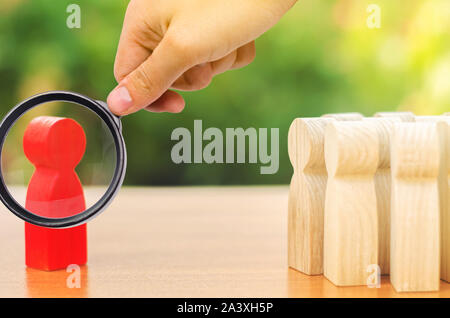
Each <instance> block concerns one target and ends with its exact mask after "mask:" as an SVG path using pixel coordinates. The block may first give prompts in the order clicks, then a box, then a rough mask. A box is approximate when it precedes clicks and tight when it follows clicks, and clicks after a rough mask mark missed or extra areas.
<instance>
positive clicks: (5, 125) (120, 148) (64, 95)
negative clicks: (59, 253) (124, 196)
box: [0, 91, 126, 228]
mask: <svg viewBox="0 0 450 318" xmlns="http://www.w3.org/2000/svg"><path fill="white" fill-rule="evenodd" d="M53 101H61V102H71V103H75V104H78V105H80V106H84V107H86V108H88V109H90V110H91V111H93V112H94V113H96V114H97V115H98V116H99V117H100V118H101V119H102V120H103V122H104V123H105V124H106V125H107V127H108V128H109V130H110V132H111V135H112V137H113V139H114V144H115V146H116V158H117V160H116V167H115V170H114V175H113V178H112V181H111V184H110V185H109V187H108V189H107V190H106V192H105V194H104V195H103V196H102V197H101V198H100V200H99V201H98V202H96V203H95V204H94V205H93V206H91V207H89V208H88V209H87V210H85V211H84V212H82V213H79V214H76V215H73V216H69V217H66V218H46V217H42V216H39V215H36V214H33V213H31V212H30V211H28V210H26V209H25V208H24V207H22V206H21V205H20V204H19V203H18V202H17V201H16V200H15V199H14V198H13V197H12V195H11V194H10V193H9V191H8V189H7V187H6V184H5V181H4V178H3V173H2V171H1V169H0V200H1V201H2V202H3V204H4V205H5V206H6V207H7V208H8V209H9V210H10V211H11V212H12V213H14V214H15V215H16V216H18V217H19V218H21V219H22V220H24V221H26V222H28V223H31V224H34V225H38V226H42V227H49V228H69V227H74V226H78V225H81V224H84V223H86V222H88V221H89V220H90V219H92V218H94V217H95V216H97V215H99V214H100V213H101V212H103V211H104V210H105V208H106V207H107V206H108V205H109V204H110V203H111V201H112V200H113V199H114V197H115V195H116V194H117V192H118V190H119V189H120V186H121V185H122V182H123V179H124V177H125V170H126V149H125V142H124V139H123V136H122V132H121V125H120V119H119V117H117V116H115V115H113V114H112V113H111V112H110V111H109V110H108V108H107V107H105V106H104V105H102V104H101V102H99V101H96V100H93V99H91V98H89V97H87V96H84V95H81V94H78V93H74V92H67V91H51V92H46V93H42V94H38V95H35V96H32V97H30V98H29V99H27V100H25V101H23V102H21V103H19V104H18V105H17V106H15V107H14V108H13V109H12V110H11V111H10V112H9V113H8V114H7V115H6V116H5V117H4V119H3V120H2V122H1V123H0V163H1V162H2V155H3V145H4V142H5V139H6V136H7V135H8V132H9V130H10V128H11V127H12V126H13V125H14V123H15V122H16V121H17V120H18V119H19V118H20V117H21V116H22V115H23V114H24V113H26V112H27V111H28V110H30V109H32V108H34V107H36V106H38V105H41V104H44V103H48V102H53Z"/></svg>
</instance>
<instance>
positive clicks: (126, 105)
mask: <svg viewBox="0 0 450 318" xmlns="http://www.w3.org/2000/svg"><path fill="white" fill-rule="evenodd" d="M108 106H109V108H110V109H111V110H112V111H113V112H114V113H118V114H123V113H126V111H127V110H129V109H130V108H131V107H132V106H133V100H132V99H131V95H130V92H128V89H127V88H126V86H119V87H116V88H115V89H114V90H113V91H112V92H111V93H110V94H109V96H108Z"/></svg>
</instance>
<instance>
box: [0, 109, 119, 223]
mask: <svg viewBox="0 0 450 318" xmlns="http://www.w3.org/2000/svg"><path fill="white" fill-rule="evenodd" d="M1 151H2V156H1V157H2V162H1V170H2V175H3V180H4V183H5V185H6V188H7V191H8V192H9V194H10V196H11V197H12V198H14V200H15V201H17V203H18V204H20V205H21V206H22V207H23V208H25V209H26V210H28V211H29V212H31V213H33V214H35V215H37V216H40V217H45V218H52V219H60V218H66V217H71V216H74V215H77V214H80V213H83V212H84V211H86V210H87V209H89V208H90V207H91V206H93V205H94V204H96V203H97V202H98V201H99V200H100V199H101V198H102V196H103V195H104V194H105V192H106V191H107V190H108V187H109V185H110V183H111V182H112V179H113V176H114V171H115V168H116V164H117V155H116V145H115V143H114V139H113V136H112V134H111V131H110V129H109V128H108V127H107V125H106V124H105V122H104V121H103V120H102V119H101V118H100V117H99V116H98V115H97V114H96V113H95V112H93V111H92V110H90V109H88V108H86V107H83V106H80V105H78V104H75V103H70V102H48V103H44V104H41V105H38V106H36V107H33V108H31V109H29V110H28V111H26V112H25V113H24V114H23V115H22V116H21V117H19V118H18V119H17V120H16V122H15V123H14V125H13V126H12V127H11V128H10V129H9V131H8V134H7V136H6V139H5V141H4V144H3V148H2V150H1Z"/></svg>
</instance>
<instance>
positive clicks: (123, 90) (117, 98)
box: [108, 36, 196, 116]
mask: <svg viewBox="0 0 450 318" xmlns="http://www.w3.org/2000/svg"><path fill="white" fill-rule="evenodd" d="M188 52H189V50H186V49H185V48H183V45H179V44H178V43H177V42H175V41H174V40H172V39H171V38H170V37H169V36H165V37H164V38H163V39H162V40H161V42H160V43H159V44H158V46H157V47H156V48H155V50H154V51H153V53H152V54H151V55H150V56H149V57H148V58H147V59H146V60H145V61H144V62H143V63H142V64H141V65H139V66H138V67H137V68H136V69H135V70H134V71H132V72H131V73H130V74H128V75H127V76H126V77H125V78H124V79H123V80H122V81H121V82H120V83H119V85H118V86H117V87H116V88H115V89H114V90H113V91H112V92H111V93H110V94H109V96H108V106H109V108H110V109H111V111H112V112H113V113H115V114H117V115H122V116H123V115H127V114H130V113H133V112H136V111H138V110H140V109H142V108H145V107H147V106H149V105H150V104H152V103H153V102H155V101H156V100H157V99H158V98H160V97H161V96H162V95H163V94H164V93H165V92H166V91H167V90H168V89H169V88H170V86H171V85H172V83H173V82H174V81H175V80H176V79H177V78H178V77H180V76H181V75H182V74H183V73H184V72H185V71H186V70H188V69H189V68H191V67H192V66H194V65H195V64H196V63H195V61H194V58H193V56H194V55H193V54H189V53H188Z"/></svg>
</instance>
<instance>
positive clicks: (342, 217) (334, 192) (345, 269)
mask: <svg viewBox="0 0 450 318" xmlns="http://www.w3.org/2000/svg"><path fill="white" fill-rule="evenodd" d="M378 160H379V140H378V133H377V129H376V126H375V125H373V124H372V123H370V122H367V121H360V122H356V121H355V122H333V123H330V124H329V125H328V126H327V128H326V130H325V163H326V168H327V171H328V183H327V190H326V196H325V218H324V275H325V276H326V277H327V278H328V279H329V280H330V281H331V282H332V283H334V284H335V285H337V286H351V285H366V284H367V280H368V275H369V274H368V272H367V271H368V269H369V268H372V267H373V266H374V265H375V266H377V264H378V216H377V198H376V191H375V182H374V175H375V172H376V170H377V167H378Z"/></svg>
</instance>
